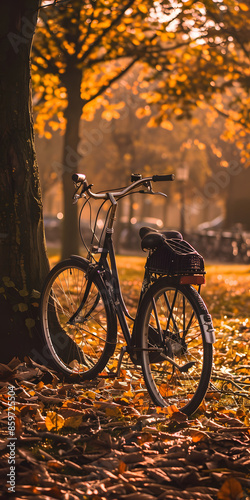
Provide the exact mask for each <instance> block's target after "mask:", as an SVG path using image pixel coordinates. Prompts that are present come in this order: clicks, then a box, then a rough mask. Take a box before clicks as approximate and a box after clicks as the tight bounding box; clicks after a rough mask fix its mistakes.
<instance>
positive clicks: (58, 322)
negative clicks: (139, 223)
mask: <svg viewBox="0 0 250 500" xmlns="http://www.w3.org/2000/svg"><path fill="white" fill-rule="evenodd" d="M88 272H89V263H88V261H85V260H84V259H77V258H74V257H71V258H70V259H67V260H65V261H62V262H60V263H59V264H58V265H56V266H55V267H54V268H53V269H52V271H51V272H50V273H49V275H48V277H47V279H46V282H45V284H44V287H43V291H42V295H41V309H40V310H41V324H42V331H43V335H44V340H45V343H46V345H47V346H48V351H49V357H50V360H49V364H50V365H51V366H52V367H54V368H56V369H57V370H59V371H60V372H62V373H63V374H64V375H72V374H74V375H79V376H80V377H81V379H83V380H84V379H91V378H94V377H96V376H97V375H98V374H99V373H100V372H101V371H102V370H103V368H104V367H105V366H106V364H107V362H108V360H109V358H110V356H112V354H113V352H114V350H115V346H116V335H117V321H116V316H115V313H114V311H113V309H112V305H111V304H110V301H109V300H108V296H107V290H106V287H105V286H104V284H103V281H102V280H101V278H100V276H99V275H98V273H97V272H96V273H95V272H94V273H93V272H91V273H89V274H88Z"/></svg>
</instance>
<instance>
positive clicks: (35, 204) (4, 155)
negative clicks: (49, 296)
mask: <svg viewBox="0 0 250 500" xmlns="http://www.w3.org/2000/svg"><path fill="white" fill-rule="evenodd" d="M39 4H40V1H39V0H8V2H3V1H1V3H0V19H1V21H0V31H1V32H0V116H1V120H0V212H1V214H0V314H1V332H2V337H3V340H4V342H3V343H2V345H3V344H4V346H5V349H4V348H3V349H1V355H0V358H1V360H4V361H5V362H6V359H7V358H8V359H11V358H12V357H13V355H20V356H22V354H28V350H29V348H30V346H31V345H32V342H31V339H30V336H31V335H32V334H33V336H34V333H35V331H36V328H35V327H36V324H37V316H38V314H37V311H38V307H37V306H38V303H37V298H38V296H39V294H38V293H37V291H38V292H39V291H40V290H41V286H42V282H43V279H44V277H45V275H46V274H47V272H48V270H49V263H48V259H47V254H46V248H45V239H44V229H43V218H42V202H41V191H40V184H39V175H38V166H37V160H36V154H35V149H34V133H33V123H32V106H31V85H30V84H31V80H30V49H31V44H32V39H33V34H34V30H35V26H36V19H37V14H38V7H39ZM14 347H15V349H14Z"/></svg>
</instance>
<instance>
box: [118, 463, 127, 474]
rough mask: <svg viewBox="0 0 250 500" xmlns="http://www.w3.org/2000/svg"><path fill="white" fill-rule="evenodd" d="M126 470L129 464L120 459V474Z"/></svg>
mask: <svg viewBox="0 0 250 500" xmlns="http://www.w3.org/2000/svg"><path fill="white" fill-rule="evenodd" d="M126 470H127V464H125V462H123V461H122V460H120V462H119V466H118V472H119V474H123V472H125V471H126Z"/></svg>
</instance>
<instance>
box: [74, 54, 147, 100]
mask: <svg viewBox="0 0 250 500" xmlns="http://www.w3.org/2000/svg"><path fill="white" fill-rule="evenodd" d="M139 59H140V58H139V57H136V58H135V59H133V60H132V61H131V62H130V63H129V64H128V66H127V67H126V68H124V70H122V71H121V72H120V73H119V74H118V75H116V76H114V77H113V78H111V80H109V82H108V83H107V84H105V85H102V87H101V88H100V89H99V90H98V91H97V92H96V94H95V95H93V96H91V97H90V98H89V99H88V100H86V101H85V103H84V105H85V104H88V103H89V102H91V101H93V100H94V99H96V98H97V97H99V95H101V94H103V92H105V90H107V89H108V88H109V87H110V86H111V85H112V84H113V83H114V82H116V81H117V80H119V78H121V77H122V76H123V75H125V73H127V71H128V70H129V69H130V68H132V66H133V65H134V64H135V63H136V62H137V61H139Z"/></svg>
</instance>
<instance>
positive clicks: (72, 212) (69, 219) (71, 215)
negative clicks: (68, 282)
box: [62, 64, 83, 259]
mask: <svg viewBox="0 0 250 500" xmlns="http://www.w3.org/2000/svg"><path fill="white" fill-rule="evenodd" d="M63 81H64V84H65V86H66V88H67V94H68V106H67V109H66V111H65V118H66V120H67V124H66V131H65V136H64V146H63V173H62V181H63V201H64V219H63V237H62V258H63V259H64V258H67V257H69V256H70V255H72V254H78V253H79V231H78V211H77V205H76V204H75V205H73V203H72V195H73V192H74V189H73V184H72V174H74V173H76V172H77V170H78V163H79V160H80V158H81V156H80V155H79V154H78V152H77V146H78V144H79V141H80V139H79V127H80V120H81V115H82V106H83V102H82V99H81V95H80V91H81V82H82V71H81V70H80V69H78V68H76V67H75V65H71V64H69V65H68V68H67V72H66V73H65V75H64V77H63Z"/></svg>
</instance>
